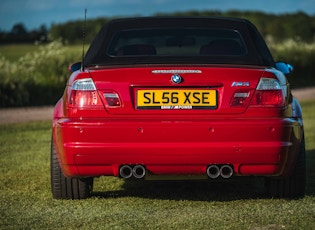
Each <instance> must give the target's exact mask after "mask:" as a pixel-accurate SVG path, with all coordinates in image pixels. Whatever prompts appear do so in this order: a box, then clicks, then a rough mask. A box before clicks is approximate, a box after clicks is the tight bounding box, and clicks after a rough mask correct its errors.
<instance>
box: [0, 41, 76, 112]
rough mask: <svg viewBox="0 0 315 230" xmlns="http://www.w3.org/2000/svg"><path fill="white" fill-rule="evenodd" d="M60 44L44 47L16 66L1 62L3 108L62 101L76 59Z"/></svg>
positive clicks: (11, 63) (0, 90)
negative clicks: (71, 66) (71, 64)
mask: <svg viewBox="0 0 315 230" xmlns="http://www.w3.org/2000/svg"><path fill="white" fill-rule="evenodd" d="M75 56H76V55H75V54H74V53H73V52H68V49H67V48H66V47H64V46H63V45H62V44H61V43H60V42H58V41H57V42H52V43H50V44H49V45H45V46H41V47H40V49H39V51H37V52H32V53H28V54H26V55H25V56H23V57H21V58H20V59H18V61H16V62H9V61H8V60H6V59H5V58H4V57H1V58H0V68H1V70H2V77H1V82H0V98H1V104H0V107H9V106H34V105H52V104H54V103H56V101H57V100H58V98H60V97H61V95H62V93H63V90H64V87H65V83H66V81H67V79H68V77H69V73H68V71H67V66H68V65H69V64H70V63H72V62H73V61H74V60H76V58H75Z"/></svg>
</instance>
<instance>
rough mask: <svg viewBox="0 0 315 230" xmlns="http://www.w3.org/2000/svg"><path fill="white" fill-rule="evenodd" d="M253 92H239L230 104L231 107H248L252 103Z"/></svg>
mask: <svg viewBox="0 0 315 230" xmlns="http://www.w3.org/2000/svg"><path fill="white" fill-rule="evenodd" d="M250 96H251V90H237V91H236V92H235V93H234V95H233V97H232V99H231V102H230V105H231V106H233V107H234V106H239V107H242V106H248V105H249V102H250Z"/></svg>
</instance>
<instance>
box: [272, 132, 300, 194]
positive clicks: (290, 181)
mask: <svg viewBox="0 0 315 230" xmlns="http://www.w3.org/2000/svg"><path fill="white" fill-rule="evenodd" d="M305 186H306V158H305V141H304V137H303V139H302V142H301V147H300V153H299V156H298V159H297V161H296V165H295V168H294V170H293V173H292V175H291V176H289V177H287V178H283V179H275V178H266V190H267V193H268V195H269V196H271V197H275V198H300V197H303V196H304V193H305Z"/></svg>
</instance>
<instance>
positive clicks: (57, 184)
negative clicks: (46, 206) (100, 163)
mask: <svg viewBox="0 0 315 230" xmlns="http://www.w3.org/2000/svg"><path fill="white" fill-rule="evenodd" d="M50 176H51V190H52V194H53V197H54V198H55V199H85V198H88V197H90V196H91V193H92V188H93V181H94V178H93V177H90V178H70V177H65V176H64V175H63V173H62V170H61V167H60V164H59V161H58V158H57V155H56V149H55V146H54V143H53V140H51V161H50Z"/></svg>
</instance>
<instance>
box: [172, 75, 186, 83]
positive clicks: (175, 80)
mask: <svg viewBox="0 0 315 230" xmlns="http://www.w3.org/2000/svg"><path fill="white" fill-rule="evenodd" d="M182 80H183V79H182V77H181V76H180V75H178V74H174V75H173V76H172V77H171V81H172V82H173V83H174V84H179V83H181V82H182Z"/></svg>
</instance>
